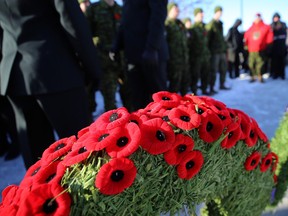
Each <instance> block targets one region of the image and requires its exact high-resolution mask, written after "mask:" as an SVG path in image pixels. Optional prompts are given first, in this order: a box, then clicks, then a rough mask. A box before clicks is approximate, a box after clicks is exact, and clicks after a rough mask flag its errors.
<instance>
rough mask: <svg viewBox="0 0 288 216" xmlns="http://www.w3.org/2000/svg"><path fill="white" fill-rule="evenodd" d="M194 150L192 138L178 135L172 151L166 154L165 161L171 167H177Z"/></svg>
mask: <svg viewBox="0 0 288 216" xmlns="http://www.w3.org/2000/svg"><path fill="white" fill-rule="evenodd" d="M193 148H194V141H193V139H192V138H191V137H189V136H185V135H183V134H177V135H176V136H175V142H174V144H173V147H172V149H170V150H169V151H167V152H165V153H164V159H165V161H166V162H167V163H168V164H170V165H177V164H179V163H180V161H181V159H182V158H183V156H184V155H185V154H186V153H188V152H190V151H191V150H192V149H193Z"/></svg>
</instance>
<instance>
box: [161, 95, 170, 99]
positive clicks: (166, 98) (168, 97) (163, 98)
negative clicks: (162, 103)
mask: <svg viewBox="0 0 288 216" xmlns="http://www.w3.org/2000/svg"><path fill="white" fill-rule="evenodd" d="M162 100H171V99H170V98H169V97H166V96H164V97H162Z"/></svg>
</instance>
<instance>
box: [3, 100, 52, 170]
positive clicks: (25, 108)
mask: <svg viewBox="0 0 288 216" xmlns="http://www.w3.org/2000/svg"><path fill="white" fill-rule="evenodd" d="M9 100H10V101H11V104H12V107H13V109H14V112H15V118H16V125H17V131H18V137H19V143H20V149H21V152H22V156H23V159H24V163H25V167H26V169H28V168H29V167H30V166H31V165H33V164H34V163H35V162H36V161H38V160H39V158H40V157H41V155H42V153H43V151H44V150H45V149H46V148H47V147H48V146H49V145H50V144H52V143H53V142H54V140H55V138H54V132H53V128H52V126H51V124H50V122H49V120H48V119H47V117H46V115H45V113H44V111H43V110H42V108H41V107H40V106H39V104H38V103H37V100H36V98H34V97H33V96H19V97H12V96H11V97H9ZM55 106H57V104H56V105H55Z"/></svg>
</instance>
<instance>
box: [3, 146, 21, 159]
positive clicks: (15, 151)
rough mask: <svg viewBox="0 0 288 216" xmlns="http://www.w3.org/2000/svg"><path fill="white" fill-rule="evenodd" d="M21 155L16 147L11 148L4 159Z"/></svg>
mask: <svg viewBox="0 0 288 216" xmlns="http://www.w3.org/2000/svg"><path fill="white" fill-rule="evenodd" d="M19 155H20V151H19V150H18V149H16V148H13V149H12V148H11V149H10V150H9V151H8V153H7V154H6V156H5V158H4V160H5V161H9V160H13V159H14V158H16V157H18V156H19Z"/></svg>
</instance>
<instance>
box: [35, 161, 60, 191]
mask: <svg viewBox="0 0 288 216" xmlns="http://www.w3.org/2000/svg"><path fill="white" fill-rule="evenodd" d="M64 174H65V166H63V165H62V162H61V161H55V162H53V163H51V164H49V165H47V166H46V167H43V168H42V169H41V170H40V171H39V173H38V175H36V176H35V181H34V183H33V187H34V186H35V185H39V184H46V183H49V184H54V183H55V184H59V185H60V182H61V179H62V177H63V176H64Z"/></svg>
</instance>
